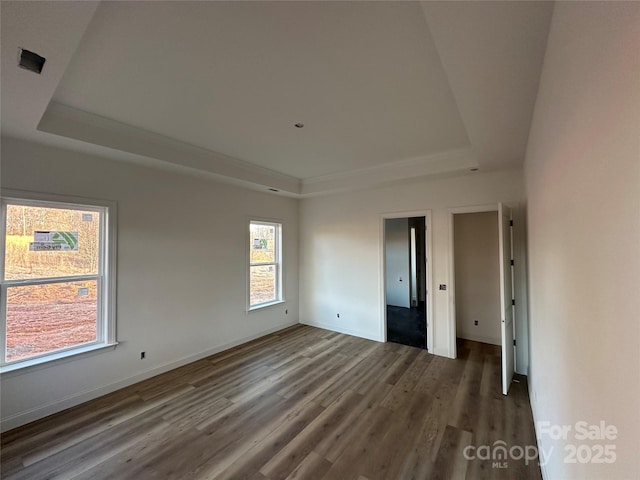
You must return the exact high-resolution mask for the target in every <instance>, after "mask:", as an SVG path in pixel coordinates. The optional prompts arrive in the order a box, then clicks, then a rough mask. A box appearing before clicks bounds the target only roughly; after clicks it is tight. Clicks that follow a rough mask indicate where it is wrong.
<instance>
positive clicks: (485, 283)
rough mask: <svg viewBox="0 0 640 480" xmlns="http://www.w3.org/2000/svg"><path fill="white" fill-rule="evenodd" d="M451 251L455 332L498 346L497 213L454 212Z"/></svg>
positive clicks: (469, 338) (461, 336) (498, 259)
mask: <svg viewBox="0 0 640 480" xmlns="http://www.w3.org/2000/svg"><path fill="white" fill-rule="evenodd" d="M454 250H455V286H456V290H455V292H456V299H455V300H456V335H457V336H458V337H460V338H466V339H468V340H475V341H478V342H485V343H492V344H494V345H501V344H502V339H501V334H500V325H501V322H500V257H499V255H498V214H497V212H478V213H460V214H456V215H454ZM475 321H477V322H478V325H475V324H474V322H475Z"/></svg>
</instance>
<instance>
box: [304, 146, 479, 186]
mask: <svg viewBox="0 0 640 480" xmlns="http://www.w3.org/2000/svg"><path fill="white" fill-rule="evenodd" d="M477 167H478V162H477V159H476V156H475V154H474V152H473V151H472V150H471V148H462V149H455V150H448V151H445V152H440V153H435V154H433V155H426V156H422V157H415V158H409V159H405V160H400V161H397V162H390V163H386V164H384V165H376V166H374V167H368V168H362V169H358V170H352V171H349V172H345V173H336V174H332V175H323V176H319V177H313V178H308V179H304V180H302V189H301V196H303V197H306V196H313V195H321V194H325V193H334V192H340V191H346V190H353V189H359V188H368V187H374V186H378V185H383V184H387V183H392V182H399V181H402V180H409V179H415V178H419V177H431V176H436V175H443V174H451V173H459V172H464V171H467V170H469V169H470V168H477Z"/></svg>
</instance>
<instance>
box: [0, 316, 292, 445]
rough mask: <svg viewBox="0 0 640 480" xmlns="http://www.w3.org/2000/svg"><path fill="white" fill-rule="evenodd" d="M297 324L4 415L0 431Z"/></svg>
mask: <svg viewBox="0 0 640 480" xmlns="http://www.w3.org/2000/svg"><path fill="white" fill-rule="evenodd" d="M297 324H298V322H289V323H286V324H282V325H278V326H275V327H273V328H269V329H267V330H263V331H260V332H257V333H255V334H252V335H249V336H247V337H243V338H239V339H237V340H233V341H231V342H228V343H225V344H223V345H217V346H215V347H213V348H210V349H208V350H205V351H202V352H199V353H196V354H193V355H189V356H186V357H183V358H180V359H178V360H174V361H171V362H167V363H164V364H162V365H159V366H157V367H154V368H151V369H149V370H145V371H144V372H141V373H138V374H136V375H133V376H131V377H126V378H123V379H122V380H119V381H117V382H114V383H110V384H108V385H103V386H101V387H97V388H94V389H91V390H86V391H84V392H80V393H75V394H73V395H69V396H68V397H65V398H63V399H62V400H57V401H55V402H52V403H48V404H46V405H41V406H38V407H35V408H32V409H30V410H26V411H24V412H19V413H16V414H14V415H11V416H8V417H6V418H3V419H2V421H0V432H6V431H7V430H11V429H12V428H16V427H19V426H21V425H25V424H27V423H29V422H33V421H35V420H39V419H41V418H44V417H47V416H49V415H53V414H54V413H58V412H61V411H62V410H66V409H67V408H71V407H75V406H76V405H80V404H81V403H84V402H88V401H89V400H93V399H95V398H98V397H101V396H103V395H106V394H108V393H111V392H115V391H116V390H120V389H121V388H124V387H128V386H129V385H133V384H134V383H138V382H141V381H143V380H146V379H147V378H151V377H155V376H156V375H160V374H161V373H165V372H168V371H169V370H173V369H175V368H178V367H181V366H183V365H187V364H189V363H192V362H195V361H197V360H200V359H202V358H205V357H208V356H210V355H214V354H216V353H220V352H222V351H224V350H228V349H230V348H233V347H236V346H238V345H241V344H243V343H247V342H250V341H251V340H255V339H256V338H260V337H264V336H265V335H269V334H270V333H274V332H277V331H279V330H283V329H285V328H288V327H292V326H293V325H297Z"/></svg>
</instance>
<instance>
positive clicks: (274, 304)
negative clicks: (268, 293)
mask: <svg viewBox="0 0 640 480" xmlns="http://www.w3.org/2000/svg"><path fill="white" fill-rule="evenodd" d="M283 303H286V301H285V300H276V301H275V302H269V303H261V304H260V305H256V306H254V307H249V310H248V313H251V312H256V311H258V310H263V309H265V308H270V307H277V306H278V305H282V304H283Z"/></svg>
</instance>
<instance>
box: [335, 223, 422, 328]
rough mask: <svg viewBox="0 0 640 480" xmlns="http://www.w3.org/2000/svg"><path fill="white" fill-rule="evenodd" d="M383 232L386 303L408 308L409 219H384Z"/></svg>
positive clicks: (409, 282)
mask: <svg viewBox="0 0 640 480" xmlns="http://www.w3.org/2000/svg"><path fill="white" fill-rule="evenodd" d="M384 233H385V271H386V278H387V287H386V288H387V305H393V306H394V307H405V308H409V307H410V306H411V305H410V303H409V297H410V292H409V286H410V284H411V281H410V277H409V219H407V218H388V219H386V220H385V232H384ZM336 318H337V317H336Z"/></svg>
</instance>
